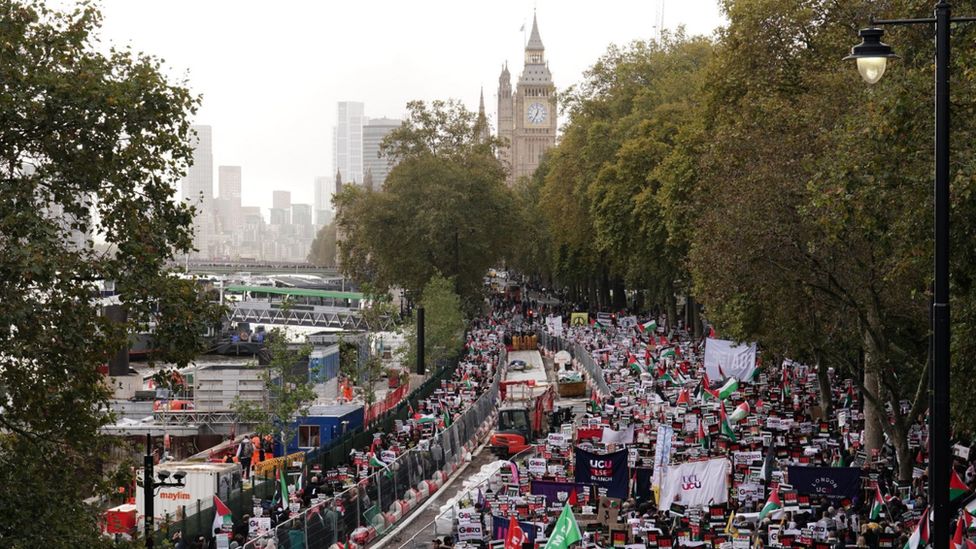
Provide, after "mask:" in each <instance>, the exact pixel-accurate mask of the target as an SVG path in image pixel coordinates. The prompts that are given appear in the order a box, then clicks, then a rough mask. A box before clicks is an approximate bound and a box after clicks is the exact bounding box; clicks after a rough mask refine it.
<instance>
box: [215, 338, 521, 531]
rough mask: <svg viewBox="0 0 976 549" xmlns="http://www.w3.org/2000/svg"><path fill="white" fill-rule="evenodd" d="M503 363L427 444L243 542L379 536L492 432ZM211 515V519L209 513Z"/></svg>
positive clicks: (503, 361)
mask: <svg viewBox="0 0 976 549" xmlns="http://www.w3.org/2000/svg"><path fill="white" fill-rule="evenodd" d="M506 362H507V354H506V353H505V351H504V350H503V351H502V352H501V354H500V355H499V359H498V367H497V368H496V371H495V376H494V378H493V380H492V382H491V385H490V386H489V388H488V389H487V390H486V391H485V392H484V393H483V394H482V395H481V396H480V397H479V398H478V399H477V400H476V401H475V402H474V403H473V404H472V405H471V406H470V407H469V408H468V409H467V410H465V412H464V413H463V414H462V415H461V417H460V418H459V419H457V420H456V421H454V422H453V423H452V424H451V425H449V426H448V427H446V428H445V429H444V430H442V431H441V432H440V433H438V434H436V435H435V436H434V437H432V438H431V439H430V440H429V444H426V445H424V446H422V447H420V446H418V447H417V448H413V449H411V450H409V451H407V452H406V453H404V454H403V455H401V456H399V457H398V458H397V459H396V461H394V462H392V463H390V464H389V465H388V466H387V467H385V468H383V469H380V470H378V471H376V472H375V473H373V474H371V475H370V476H368V477H366V478H365V479H362V480H360V481H359V482H358V483H357V484H356V485H355V486H353V487H351V488H348V489H347V490H345V491H343V492H341V493H338V494H335V495H332V496H319V498H320V501H318V502H313V504H312V506H311V507H310V508H309V509H305V510H303V511H301V512H299V513H298V514H296V515H295V516H292V517H291V518H290V519H289V520H287V521H284V522H283V523H281V524H278V525H276V526H275V527H274V528H273V529H271V530H270V531H268V532H260V531H259V532H258V533H257V535H256V536H252V539H250V540H249V541H248V542H247V543H246V544H245V545H244V547H246V548H262V547H264V546H265V545H266V544H267V542H268V540H269V539H270V538H272V537H273V538H274V539H275V542H276V547H278V548H283V547H293V548H298V547H301V548H309V549H319V548H321V549H327V548H329V547H330V546H332V545H333V544H336V543H343V544H346V547H347V548H349V547H353V546H356V547H363V546H365V545H366V544H368V543H371V542H373V541H375V540H377V539H379V538H381V537H383V536H384V535H385V534H386V533H388V532H389V531H390V530H391V529H392V528H393V527H394V526H396V525H397V524H398V523H399V522H401V521H402V520H403V519H405V518H406V517H408V516H410V515H411V513H412V512H413V511H415V510H416V509H417V508H418V507H419V506H420V505H421V504H422V503H423V502H424V501H425V500H426V499H427V498H429V497H430V496H431V495H432V494H434V493H435V492H437V490H439V489H440V487H441V486H443V485H444V483H445V482H446V481H447V480H448V479H449V478H450V477H451V475H452V474H453V473H454V472H455V471H457V469H458V468H459V467H461V466H462V465H463V463H464V461H465V459H470V457H469V456H470V453H471V451H472V450H474V448H475V447H476V446H477V445H478V444H479V443H480V442H481V441H483V440H484V439H485V438H486V437H487V436H488V434H489V433H490V432H491V429H492V427H493V426H494V421H495V418H496V414H497V404H498V403H497V400H498V386H499V381H500V379H501V373H502V369H503V368H504V366H505V365H506ZM438 385H439V381H438ZM374 430H375V429H374ZM367 434H369V439H368V440H367V441H366V442H365V443H364V444H361V445H359V446H356V448H357V449H362V448H363V447H365V446H368V445H369V441H372V434H371V433H367ZM348 456H349V454H348V451H346V452H345V454H344V455H343V459H345V460H348ZM323 459H324V456H323ZM308 461H311V460H307V461H306V463H308ZM210 516H211V519H212V518H213V514H212V513H211V515H210ZM253 520H254V519H252V521H253ZM253 530H255V528H254V527H252V531H253Z"/></svg>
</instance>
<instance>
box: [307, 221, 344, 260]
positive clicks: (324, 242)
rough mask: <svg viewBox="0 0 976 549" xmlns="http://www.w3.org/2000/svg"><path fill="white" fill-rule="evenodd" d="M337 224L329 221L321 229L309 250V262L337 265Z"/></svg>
mask: <svg viewBox="0 0 976 549" xmlns="http://www.w3.org/2000/svg"><path fill="white" fill-rule="evenodd" d="M336 237H337V232H336V224H335V223H329V224H328V225H326V226H324V227H322V228H321V229H319V232H318V233H316V235H315V239H314V240H312V247H311V249H309V252H308V262H309V263H311V264H313V265H316V266H319V267H335V266H336V253H337V252H338V248H337V247H336Z"/></svg>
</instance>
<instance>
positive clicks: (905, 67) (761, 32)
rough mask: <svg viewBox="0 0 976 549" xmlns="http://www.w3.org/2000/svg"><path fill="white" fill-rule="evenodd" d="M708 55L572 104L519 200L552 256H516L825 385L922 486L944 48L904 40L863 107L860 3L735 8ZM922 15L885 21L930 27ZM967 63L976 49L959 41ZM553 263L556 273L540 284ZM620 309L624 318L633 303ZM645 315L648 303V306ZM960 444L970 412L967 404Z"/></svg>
mask: <svg viewBox="0 0 976 549" xmlns="http://www.w3.org/2000/svg"><path fill="white" fill-rule="evenodd" d="M722 6H723V9H724V11H725V13H726V16H727V19H728V25H727V27H725V28H723V29H722V30H721V31H720V32H719V33H718V35H717V36H716V38H715V39H714V40H706V39H703V38H695V37H691V38H689V37H687V36H685V35H684V34H683V33H682V32H681V31H680V30H679V31H678V32H677V33H674V34H666V35H665V36H664V37H663V38H662V39H661V40H660V41H649V42H640V41H638V42H634V43H632V44H630V45H628V46H626V47H622V48H618V47H611V48H610V49H609V50H608V51H607V53H606V54H605V55H604V56H602V57H601V58H600V59H599V60H597V62H596V63H595V64H594V65H593V66H592V67H591V68H590V69H589V70H588V71H587V72H586V74H585V79H584V81H583V82H582V83H580V84H579V85H577V86H575V87H573V88H571V89H569V90H567V92H565V93H563V94H561V95H560V97H561V102H562V103H563V105H564V108H565V109H566V110H567V112H568V114H569V123H568V124H567V125H565V126H564V127H563V128H562V137H561V139H560V141H559V143H558V145H557V146H556V147H555V148H554V149H552V150H551V151H550V152H549V154H548V158H547V161H546V162H543V163H542V165H540V168H539V170H538V171H537V172H536V173H535V174H534V177H533V178H532V179H531V180H530V181H526V182H524V188H523V189H522V191H521V192H520V193H519V194H518V195H517V196H518V199H519V201H520V203H521V210H522V211H524V212H528V213H527V214H526V215H529V216H540V215H541V218H542V219H543V220H544V224H543V225H544V226H543V227H541V228H538V229H536V230H537V231H538V234H540V235H544V236H545V238H544V240H541V242H543V243H544V245H545V246H546V249H544V250H541V251H539V250H535V251H533V253H532V254H525V256H524V258H523V257H522V256H516V261H517V263H518V264H519V266H520V267H521V268H523V269H524V270H526V271H527V272H530V273H537V274H539V275H542V276H551V277H552V278H553V279H554V283H555V284H556V286H561V287H565V288H567V289H568V290H569V294H570V295H571V296H572V297H573V298H574V299H575V300H576V301H577V302H579V303H582V304H583V305H588V306H590V307H601V308H618V309H619V308H621V307H623V306H628V307H630V308H634V307H636V308H644V309H649V310H652V311H653V310H657V311H659V310H665V311H667V312H668V313H669V316H670V317H671V318H674V317H675V312H676V307H675V300H674V298H675V296H676V295H681V296H684V297H686V298H687V302H688V306H687V307H685V314H686V315H687V316H686V319H687V320H688V321H689V322H691V326H692V327H693V328H695V329H698V328H699V327H700V324H699V323H697V322H695V313H696V312H697V311H698V310H699V307H698V306H696V304H695V303H696V301H697V302H700V303H701V304H702V311H703V312H704V314H705V315H706V316H707V318H708V320H709V322H710V323H711V324H713V325H715V326H716V327H717V328H718V329H719V331H720V332H721V333H722V334H723V335H724V336H726V337H730V338H733V339H737V340H750V341H753V340H755V341H759V343H760V344H761V346H762V348H763V350H764V353H765V356H766V360H776V359H782V358H786V357H789V358H792V359H795V360H800V361H804V362H806V363H808V364H811V365H814V366H816V367H817V369H818V372H819V374H820V376H819V377H820V381H821V391H822V393H823V395H822V398H823V402H824V404H825V405H828V403H829V393H830V391H831V387H830V385H829V383H826V382H827V380H828V377H827V372H828V370H830V369H831V368H833V369H835V370H837V371H839V372H841V373H844V374H846V375H848V376H850V377H852V378H853V379H854V380H855V382H856V383H857V385H858V387H859V388H860V389H861V390H862V393H863V394H864V395H865V398H866V400H867V401H868V404H867V406H866V407H865V411H866V414H867V415H868V418H867V424H868V428H867V433H866V434H867V439H866V440H865V443H866V444H867V446H868V448H869V449H870V448H877V447H879V446H880V445H881V444H882V442H883V441H882V434H885V435H887V437H888V439H889V440H890V441H891V442H892V444H893V445H894V447H895V450H896V453H897V459H898V462H899V475H900V476H901V478H902V479H906V478H910V475H911V471H912V460H913V458H914V455H912V454H911V452H910V451H909V446H908V434H909V431H910V429H911V428H912V425H913V424H915V423H917V422H918V421H920V420H921V418H922V417H923V416H924V414H925V411H926V407H927V402H928V384H927V372H928V368H929V356H928V355H929V352H928V351H929V349H928V347H929V345H928V340H929V336H930V328H929V314H928V310H929V303H930V299H931V292H930V287H931V282H932V273H931V264H932V249H933V244H932V236H931V235H932V229H931V218H932V214H931V212H932V194H931V192H932V191H931V189H932V182H931V178H932V176H931V171H932V165H933V160H932V149H933V147H932V138H931V136H932V133H933V131H932V124H933V117H932V102H931V98H930V93H931V79H932V66H931V55H932V51H931V50H932V46H931V43H930V42H931V40H930V38H931V37H930V36H928V35H927V34H926V33H925V32H923V31H922V30H920V29H910V28H899V29H896V30H893V31H892V33H891V36H890V38H889V39H888V41H889V42H892V43H894V42H895V41H897V43H898V44H899V46H898V47H899V51H901V52H903V56H904V57H903V59H902V60H900V61H897V62H895V63H893V66H892V68H891V69H889V71H888V74H886V75H885V79H884V80H882V82H880V83H879V84H876V85H874V86H873V87H869V86H867V85H865V84H863V83H862V82H861V81H860V78H859V76H858V74H857V71H856V70H855V69H854V67H853V65H852V64H849V63H846V62H841V60H840V58H841V57H843V55H844V54H845V52H846V51H847V50H849V48H850V46H851V45H852V44H853V43H855V41H856V39H857V37H856V30H857V29H858V27H859V26H863V24H864V23H865V22H866V21H867V20H868V18H869V15H870V14H871V13H872V11H871V9H872V8H871V5H870V3H867V2H848V3H837V2H829V1H825V0H803V1H799V2H797V1H792V0H775V1H771V2H755V1H751V0H727V1H725V2H723V3H722ZM919 9H920V4H919V3H918V2H913V1H909V0H902V1H895V2H889V3H887V4H885V6H884V10H882V11H883V13H882V12H874V13H875V14H876V15H878V16H885V15H887V14H888V12H890V13H891V14H905V13H918V12H919ZM954 32H955V33H956V34H954V37H953V39H954V40H962V41H965V40H967V39H969V37H970V35H972V34H973V33H974V32H976V29H971V28H970V27H966V28H963V27H960V28H959V29H957V30H955V31H954ZM973 61H974V53H973V52H969V51H965V52H959V53H958V54H957V55H956V56H955V57H954V58H953V62H954V63H955V70H954V71H953V74H954V75H957V76H956V79H957V80H958V82H953V86H954V88H953V98H954V101H956V102H957V105H956V107H955V108H958V109H961V110H963V111H964V112H968V110H969V107H968V105H969V103H971V101H970V99H969V98H970V97H972V96H973V91H974V90H973V84H972V80H971V79H969V78H968V76H965V75H968V74H969V72H971V70H970V68H968V67H972V66H973ZM964 118H965V120H959V119H956V122H954V124H953V140H954V141H953V142H954V143H956V144H957V146H958V147H959V149H957V150H958V151H959V152H958V153H957V154H956V155H955V156H954V157H953V162H954V163H953V183H952V185H953V188H952V193H953V197H954V198H953V204H952V207H953V210H952V223H953V235H954V238H955V240H954V242H953V250H952V254H953V255H952V258H953V272H952V299H953V311H954V313H953V314H954V315H955V316H954V318H955V319H956V321H955V322H954V323H953V330H954V341H953V345H954V349H953V352H954V358H953V370H954V375H971V374H972V373H973V369H974V367H976V366H974V363H973V360H972V358H971V357H972V356H973V350H974V344H973V343H972V342H973V341H974V338H973V332H972V330H973V326H974V324H973V323H972V320H973V318H974V315H976V313H974V309H973V308H974V305H973V303H974V301H973V299H972V297H973V284H972V276H971V274H970V270H971V268H970V265H971V264H972V260H973V259H974V257H976V255H974V246H976V244H974V241H973V239H971V238H969V237H968V235H969V234H970V233H971V232H972V230H973V229H972V224H973V223H974V221H973V220H974V219H976V217H974V216H973V215H972V214H973V213H974V212H973V207H974V206H973V201H972V199H971V196H972V191H971V189H970V187H971V185H972V180H973V178H972V176H971V172H972V170H973V166H972V164H973V162H972V160H971V159H970V158H969V155H967V154H965V153H964V151H965V147H966V145H965V144H967V143H971V142H972V137H971V134H972V132H973V130H974V128H976V122H974V121H973V120H974V119H973V118H972V117H968V116H966V117H964ZM539 257H547V258H548V261H547V262H546V263H545V265H544V266H541V267H540V266H533V264H534V263H537V261H538V259H537V258H539ZM624 297H627V298H629V299H624ZM641 298H643V299H641ZM954 391H956V392H955V393H954V398H953V410H954V413H955V419H956V427H957V428H958V429H966V430H969V431H971V430H972V428H973V426H976V422H974V421H973V420H972V417H973V414H972V412H973V406H974V405H973V404H972V399H969V398H965V397H964V391H965V389H964V387H963V386H962V385H959V384H956V385H954Z"/></svg>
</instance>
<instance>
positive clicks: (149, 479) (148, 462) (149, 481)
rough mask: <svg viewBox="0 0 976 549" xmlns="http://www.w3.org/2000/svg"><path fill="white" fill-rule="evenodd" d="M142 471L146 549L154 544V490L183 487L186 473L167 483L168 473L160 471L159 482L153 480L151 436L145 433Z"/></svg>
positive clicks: (179, 474)
mask: <svg viewBox="0 0 976 549" xmlns="http://www.w3.org/2000/svg"><path fill="white" fill-rule="evenodd" d="M142 463H143V470H142V489H143V492H142V494H143V498H142V499H143V510H142V513H143V521H144V526H145V532H146V547H152V546H153V545H154V543H155V539H153V534H154V532H155V530H156V529H155V527H154V525H153V513H154V512H155V511H154V510H153V503H155V501H154V500H155V499H156V490H158V489H160V488H166V487H183V486H186V484H185V483H184V482H183V478H184V477H185V476H186V473H184V472H182V471H179V472H176V473H174V474H173V480H174V482H169V480H167V479H169V472H168V471H160V472H159V473H157V476H158V477H159V480H158V481H156V480H153V455H152V434H150V433H146V455H145V457H144V458H143V462H142Z"/></svg>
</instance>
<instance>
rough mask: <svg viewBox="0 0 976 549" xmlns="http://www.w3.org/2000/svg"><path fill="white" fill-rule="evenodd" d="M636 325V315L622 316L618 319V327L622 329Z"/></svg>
mask: <svg viewBox="0 0 976 549" xmlns="http://www.w3.org/2000/svg"><path fill="white" fill-rule="evenodd" d="M636 326H637V317H636V316H622V317H619V318H618V319H617V328H620V329H621V330H624V329H627V328H634V327H636Z"/></svg>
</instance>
